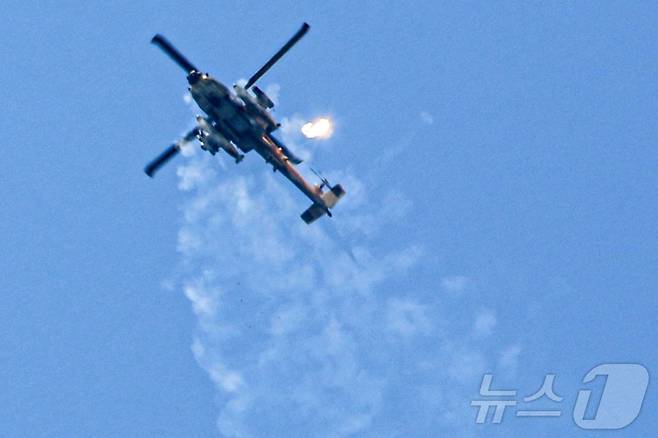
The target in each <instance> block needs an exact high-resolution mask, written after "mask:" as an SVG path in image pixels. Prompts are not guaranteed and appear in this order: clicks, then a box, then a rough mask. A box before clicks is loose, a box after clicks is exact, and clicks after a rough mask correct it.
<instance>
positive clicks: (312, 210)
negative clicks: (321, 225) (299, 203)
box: [301, 204, 327, 224]
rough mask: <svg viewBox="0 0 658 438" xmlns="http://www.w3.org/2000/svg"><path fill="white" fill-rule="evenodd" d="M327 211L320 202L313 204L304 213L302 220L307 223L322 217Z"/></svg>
mask: <svg viewBox="0 0 658 438" xmlns="http://www.w3.org/2000/svg"><path fill="white" fill-rule="evenodd" d="M326 212H327V211H326V210H325V209H324V208H323V207H322V206H321V205H319V204H313V205H311V206H310V207H309V208H307V209H306V211H305V212H304V213H302V216H301V217H302V220H303V221H304V222H306V223H307V224H310V223H312V222H315V221H316V220H317V219H319V218H320V217H322V216H323V215H324V214H325V213H326Z"/></svg>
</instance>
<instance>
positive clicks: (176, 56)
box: [151, 34, 199, 73]
mask: <svg viewBox="0 0 658 438" xmlns="http://www.w3.org/2000/svg"><path fill="white" fill-rule="evenodd" d="M151 42H152V43H153V44H155V45H156V46H158V47H160V48H161V49H162V50H163V51H164V52H165V53H166V54H167V55H169V57H170V58H171V59H173V60H174V62H176V64H178V65H180V67H181V68H182V69H183V70H185V71H186V72H188V73H190V72H191V71H192V70H194V71H199V70H197V68H196V67H195V66H194V65H193V64H192V63H191V62H190V61H188V60H187V58H186V57H184V56H183V55H182V54H181V52H179V51H178V50H176V48H175V47H174V46H173V45H172V44H171V43H170V42H169V41H167V39H166V38H165V37H163V36H162V35H160V34H157V35H155V36H154V37H153V38H152V39H151Z"/></svg>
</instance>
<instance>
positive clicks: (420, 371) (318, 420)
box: [178, 152, 518, 437]
mask: <svg viewBox="0 0 658 438" xmlns="http://www.w3.org/2000/svg"><path fill="white" fill-rule="evenodd" d="M211 160H212V161H211ZM216 161H217V160H216V159H211V158H210V157H209V156H208V155H207V154H201V153H200V152H199V153H191V156H190V157H188V159H187V162H186V164H185V165H183V166H181V167H179V169H178V175H179V188H180V190H182V191H184V192H186V193H187V194H189V195H188V198H187V200H186V201H185V203H184V205H183V207H182V215H183V219H182V222H183V223H182V227H181V229H180V231H179V235H178V251H179V253H180V256H181V260H182V265H183V268H184V271H185V275H184V280H183V285H182V287H183V290H184V293H185V295H186V296H187V298H188V299H189V300H190V302H191V303H192V307H193V310H194V312H195V314H196V315H197V317H198V322H199V325H198V331H197V333H196V335H195V338H194V341H193V345H192V350H193V353H194V355H195V357H196V360H197V361H198V363H199V364H200V365H201V366H202V367H203V368H204V369H205V370H206V371H207V373H208V374H209V376H210V378H211V380H212V381H213V382H214V384H215V385H216V386H217V389H218V393H219V395H220V396H219V404H220V406H219V411H220V412H219V418H218V428H219V431H220V434H221V436H226V437H279V436H280V437H292V436H295V437H296V436H300V437H301V436H314V437H325V436H326V437H342V436H352V435H358V436H377V437H381V436H428V435H433V434H436V433H437V431H438V430H446V428H447V427H459V429H460V431H461V433H460V434H461V435H462V436H463V435H464V428H465V427H467V426H466V425H469V424H470V423H472V418H473V415H474V413H473V412H472V411H471V408H470V406H469V405H468V399H467V398H466V394H468V393H470V392H471V390H474V389H477V385H478V384H479V378H480V377H479V374H478V373H481V372H482V371H484V369H485V366H486V364H487V362H488V361H490V359H488V358H487V357H486V356H485V355H484V354H483V353H482V352H481V350H482V349H481V346H480V345H479V344H478V342H482V340H477V339H476V340H473V339H470V338H469V335H468V334H460V333H456V332H455V331H456V329H453V328H452V325H453V324H452V323H453V321H451V319H450V317H449V316H447V314H446V312H445V311H444V310H443V308H442V305H441V300H442V299H444V298H445V296H442V295H441V291H440V287H439V286H438V283H439V279H437V290H436V291H424V290H417V289H418V288H417V286H414V285H413V281H408V280H409V279H410V278H411V274H412V272H413V270H414V269H415V266H416V265H417V264H418V263H419V261H420V260H422V255H423V250H422V248H421V247H420V246H418V245H415V244H410V245H409V246H408V247H406V248H401V249H400V250H398V251H395V252H392V253H385V254H381V253H373V252H371V250H370V249H369V248H370V247H371V242H372V239H373V238H377V236H378V235H380V234H379V233H378V231H377V230H378V229H383V227H384V226H385V225H386V220H391V219H393V220H400V219H401V218H402V217H404V215H405V214H406V213H405V209H392V210H391V211H389V212H388V213H386V212H385V213H384V214H381V215H373V214H371V213H369V212H371V211H375V210H377V208H376V207H379V206H373V205H372V202H370V205H368V203H369V201H368V198H367V196H366V188H364V187H363V186H362V184H361V183H360V182H359V181H358V179H356V178H354V177H349V176H348V175H343V176H342V177H340V178H339V179H340V180H341V182H342V183H344V184H345V187H347V188H348V190H349V194H348V196H347V197H346V198H345V199H344V202H343V203H341V205H340V206H339V207H338V208H337V213H338V214H337V216H338V217H336V218H334V221H335V223H336V225H337V226H338V227H339V228H338V231H339V233H340V234H341V235H351V236H356V237H353V238H352V239H353V240H352V241H350V242H349V246H350V249H351V252H352V254H349V253H348V252H347V251H345V250H344V249H343V247H342V246H341V245H340V244H338V243H337V242H336V241H335V239H332V238H330V237H329V234H327V232H326V231H324V229H325V228H326V225H323V224H321V223H318V224H313V225H312V226H307V225H306V224H304V223H303V222H302V221H301V220H300V219H299V217H298V215H299V213H300V211H301V210H302V209H304V208H306V206H307V205H306V202H304V201H303V200H302V197H301V196H296V195H297V194H296V192H295V191H294V189H293V188H292V187H291V186H290V185H289V184H287V183H286V182H285V180H284V179H283V178H282V177H281V176H280V175H278V174H273V173H272V172H271V171H269V172H268V171H263V172H262V173H261V174H258V175H254V176H247V175H245V174H244V173H242V174H241V176H237V177H236V176H233V177H231V176H228V175H226V174H220V172H218V171H217V169H218V168H219V166H218V165H217V163H216ZM394 201H395V202H399V203H401V204H405V205H406V210H408V209H409V208H410V205H409V202H408V201H404V197H403V196H402V195H401V194H400V193H396V192H391V193H389V194H388V195H387V197H386V196H385V197H383V201H382V202H394ZM460 278H461V277H460ZM458 283H459V284H458ZM402 284H406V285H407V287H406V289H402V288H400V285H402ZM446 284H449V285H450V287H451V288H452V289H455V288H459V287H466V285H467V280H466V279H462V280H460V282H456V281H454V280H453V279H448V280H446ZM473 317H474V321H475V311H474V312H473ZM485 322H486V321H485ZM489 325H491V324H489ZM486 328H487V330H482V333H480V337H483V336H484V335H486V334H489V333H490V332H491V331H492V330H493V327H489V326H487V327H486ZM517 355H518V353H517Z"/></svg>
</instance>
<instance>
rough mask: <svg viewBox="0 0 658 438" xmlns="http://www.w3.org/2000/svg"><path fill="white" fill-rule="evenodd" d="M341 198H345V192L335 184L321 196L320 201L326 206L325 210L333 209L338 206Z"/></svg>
mask: <svg viewBox="0 0 658 438" xmlns="http://www.w3.org/2000/svg"><path fill="white" fill-rule="evenodd" d="M343 196H345V190H344V189H343V187H342V186H341V185H340V184H336V185H335V186H333V187H332V188H331V190H329V191H327V192H325V193H323V194H322V199H323V200H324V203H325V204H326V205H327V208H334V205H336V204H338V201H340V198H342V197H343Z"/></svg>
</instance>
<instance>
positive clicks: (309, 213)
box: [301, 184, 345, 224]
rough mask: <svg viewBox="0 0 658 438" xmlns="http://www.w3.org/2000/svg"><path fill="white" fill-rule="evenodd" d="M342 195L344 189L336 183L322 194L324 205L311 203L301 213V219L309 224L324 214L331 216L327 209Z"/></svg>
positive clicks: (343, 194) (336, 202)
mask: <svg viewBox="0 0 658 438" xmlns="http://www.w3.org/2000/svg"><path fill="white" fill-rule="evenodd" d="M343 196H345V190H344V189H343V187H342V186H341V185H340V184H336V185H335V186H333V187H332V188H331V190H329V191H327V192H325V193H323V194H322V196H321V198H322V200H323V201H324V204H325V205H324V206H322V205H320V204H317V203H315V204H313V205H311V206H310V207H309V208H307V209H306V211H305V212H304V213H302V216H301V217H302V220H303V221H304V222H306V223H307V224H310V223H312V222H315V221H316V220H317V219H319V218H320V217H322V216H324V215H325V214H328V215H329V216H331V213H330V212H329V209H330V208H333V207H334V206H335V205H336V204H338V201H340V199H341V198H342V197H343Z"/></svg>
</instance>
